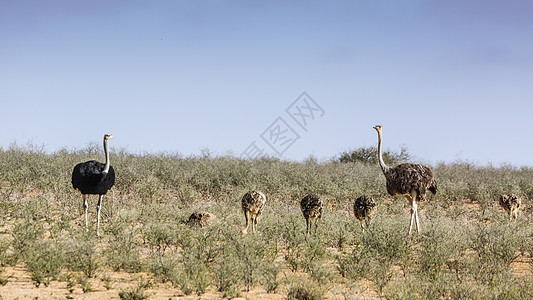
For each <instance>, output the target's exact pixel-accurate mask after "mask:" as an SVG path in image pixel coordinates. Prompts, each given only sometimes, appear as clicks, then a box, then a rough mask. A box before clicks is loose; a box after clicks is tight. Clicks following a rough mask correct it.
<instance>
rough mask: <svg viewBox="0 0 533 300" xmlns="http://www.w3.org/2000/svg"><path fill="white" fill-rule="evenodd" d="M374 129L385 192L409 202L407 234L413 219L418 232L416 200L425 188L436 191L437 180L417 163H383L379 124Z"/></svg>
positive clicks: (423, 197) (421, 195) (424, 194)
mask: <svg viewBox="0 0 533 300" xmlns="http://www.w3.org/2000/svg"><path fill="white" fill-rule="evenodd" d="M374 129H375V130H376V131H377V132H378V155H379V157H378V158H379V166H380V167H381V170H382V171H383V174H384V175H385V179H386V180H387V192H389V194H390V195H391V196H394V195H400V196H404V197H405V198H407V201H409V202H410V203H411V220H410V221H409V234H411V229H412V228H413V221H414V222H415V223H416V231H417V232H420V222H419V221H418V204H417V201H420V200H424V199H425V198H426V189H428V190H430V191H431V192H432V193H433V194H436V193H437V182H436V181H435V178H434V177H433V172H431V170H430V169H429V168H428V167H426V166H423V165H419V164H409V163H404V164H400V165H397V166H396V167H394V168H390V167H388V166H387V165H385V162H384V161H383V156H382V154H381V138H382V137H381V125H376V126H374Z"/></svg>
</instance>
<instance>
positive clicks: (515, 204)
mask: <svg viewBox="0 0 533 300" xmlns="http://www.w3.org/2000/svg"><path fill="white" fill-rule="evenodd" d="M498 204H500V206H501V207H502V208H503V209H504V210H505V211H506V212H507V213H508V214H509V220H511V219H512V218H515V219H516V218H518V210H519V208H520V205H522V200H521V199H520V197H518V196H517V195H515V194H507V195H501V196H500V201H498Z"/></svg>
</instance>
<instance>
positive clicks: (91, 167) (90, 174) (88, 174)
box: [72, 134, 115, 235]
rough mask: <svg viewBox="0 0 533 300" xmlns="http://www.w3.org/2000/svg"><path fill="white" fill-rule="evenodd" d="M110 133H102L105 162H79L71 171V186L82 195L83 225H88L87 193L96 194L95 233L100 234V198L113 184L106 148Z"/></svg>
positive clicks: (112, 170) (111, 168)
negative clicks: (96, 215)
mask: <svg viewBox="0 0 533 300" xmlns="http://www.w3.org/2000/svg"><path fill="white" fill-rule="evenodd" d="M112 138H113V136H112V135H110V134H105V135H104V153H105V163H104V164H103V163H101V162H98V161H95V160H90V161H86V162H84V163H79V164H77V165H76V166H75V167H74V170H73V171H72V187H73V188H74V189H76V190H78V191H80V192H81V194H82V197H83V208H84V211H85V227H87V230H88V226H89V221H88V219H87V208H88V207H89V206H88V204H87V195H98V204H97V206H96V208H97V214H98V221H97V227H96V234H97V235H100V232H99V229H100V210H101V209H102V198H103V197H104V195H105V194H107V191H109V190H110V189H111V187H113V185H114V184H115V170H114V169H113V167H112V166H111V165H110V161H109V152H108V150H107V141H108V140H110V139H112Z"/></svg>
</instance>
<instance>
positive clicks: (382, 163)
mask: <svg viewBox="0 0 533 300" xmlns="http://www.w3.org/2000/svg"><path fill="white" fill-rule="evenodd" d="M381 139H382V137H381V131H378V160H379V166H380V167H381V171H383V174H385V176H387V172H388V171H389V167H388V166H387V165H386V164H385V162H384V161H383V155H382V153H381Z"/></svg>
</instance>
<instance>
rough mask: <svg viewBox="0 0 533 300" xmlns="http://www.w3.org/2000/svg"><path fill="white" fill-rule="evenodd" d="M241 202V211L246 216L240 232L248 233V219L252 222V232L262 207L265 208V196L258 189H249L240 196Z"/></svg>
mask: <svg viewBox="0 0 533 300" xmlns="http://www.w3.org/2000/svg"><path fill="white" fill-rule="evenodd" d="M241 204H242V212H243V213H244V217H245V218H246V225H245V227H244V229H243V230H242V233H243V234H246V233H248V226H249V225H250V221H251V222H252V232H254V231H255V227H256V225H257V218H259V217H260V216H261V214H262V213H263V209H264V208H265V204H266V196H265V194H263V193H261V192H259V191H249V192H247V193H246V194H244V196H242V200H241ZM250 219H251V220H250Z"/></svg>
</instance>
